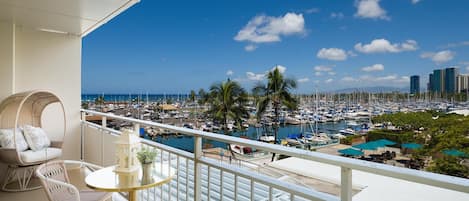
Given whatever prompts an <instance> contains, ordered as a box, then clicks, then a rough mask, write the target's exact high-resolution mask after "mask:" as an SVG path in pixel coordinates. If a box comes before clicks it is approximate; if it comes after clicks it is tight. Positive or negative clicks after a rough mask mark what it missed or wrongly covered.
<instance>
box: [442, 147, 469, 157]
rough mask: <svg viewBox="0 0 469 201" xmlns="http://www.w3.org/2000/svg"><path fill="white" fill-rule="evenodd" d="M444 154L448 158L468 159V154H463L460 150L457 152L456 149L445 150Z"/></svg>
mask: <svg viewBox="0 0 469 201" xmlns="http://www.w3.org/2000/svg"><path fill="white" fill-rule="evenodd" d="M443 154H446V155H448V156H456V157H466V156H467V154H466V153H464V152H462V151H459V150H456V149H447V150H443Z"/></svg>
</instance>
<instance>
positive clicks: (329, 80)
mask: <svg viewBox="0 0 469 201" xmlns="http://www.w3.org/2000/svg"><path fill="white" fill-rule="evenodd" d="M333 81H334V79H332V78H329V79H327V80H325V81H324V82H325V83H331V82H333Z"/></svg>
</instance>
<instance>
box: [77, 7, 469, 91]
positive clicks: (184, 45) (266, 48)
mask: <svg viewBox="0 0 469 201" xmlns="http://www.w3.org/2000/svg"><path fill="white" fill-rule="evenodd" d="M468 7H469V1H466V0H447V1H435V0H420V1H418V0H357V1H353V0H350V1H348V0H316V1H306V0H296V1H295V0H291V1H271V0H262V1H254V0H237V1H219V0H218V1H176V0H174V1H152V0H142V1H141V2H140V3H138V4H136V5H135V6H133V7H132V8H130V9H128V10H127V11H125V12H124V13H122V14H120V15H119V16H117V17H116V18H114V19H113V20H112V21H110V22H108V23H107V24H105V25H103V26H102V27H100V28H99V29H97V30H96V31H94V32H93V33H91V34H89V35H88V36H86V37H85V38H84V39H83V49H82V51H83V62H82V91H83V93H103V92H104V93H129V92H130V93H146V92H149V93H181V94H182V93H188V92H189V91H190V90H191V89H195V90H198V89H199V88H205V89H207V88H209V86H210V85H211V84H213V83H215V82H219V81H223V80H225V79H226V78H227V77H230V78H232V79H234V80H237V81H239V82H240V83H241V84H242V86H244V87H245V88H246V89H248V90H250V88H251V87H252V86H253V85H254V84H255V83H256V82H259V81H263V79H264V78H263V77H264V76H263V75H264V74H265V72H266V71H268V70H270V69H272V68H273V67H274V66H277V65H278V66H280V68H281V69H282V70H284V71H285V72H284V73H285V74H286V76H287V77H290V78H293V79H296V80H298V82H299V87H298V89H296V90H295V92H297V93H308V92H313V91H314V88H315V87H317V88H319V89H320V90H335V89H342V88H348V87H364V86H395V87H407V86H408V85H409V81H408V77H409V76H410V75H414V74H417V75H420V76H421V85H422V86H425V83H426V82H427V80H428V73H430V72H431V71H432V70H433V69H435V68H443V67H447V66H458V67H459V68H460V72H461V73H466V72H468V69H469V26H468V22H469V12H467V10H466V9H467V8H468Z"/></svg>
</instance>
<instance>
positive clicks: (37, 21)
mask: <svg viewBox="0 0 469 201" xmlns="http://www.w3.org/2000/svg"><path fill="white" fill-rule="evenodd" d="M137 2H139V0H0V21H7V22H12V23H15V24H16V25H19V26H23V27H28V28H33V29H37V30H43V31H50V32H59V33H60V32H63V33H68V34H73V35H78V36H82V37H83V36H86V35H87V34H88V33H90V32H92V31H93V30H94V29H96V28H98V27H99V26H101V25H102V24H104V23H106V22H107V21H109V20H111V19H112V18H113V17H115V16H117V15H118V14H119V13H121V12H123V11H124V10H126V9H127V8H129V7H130V6H132V5H134V4H135V3H137Z"/></svg>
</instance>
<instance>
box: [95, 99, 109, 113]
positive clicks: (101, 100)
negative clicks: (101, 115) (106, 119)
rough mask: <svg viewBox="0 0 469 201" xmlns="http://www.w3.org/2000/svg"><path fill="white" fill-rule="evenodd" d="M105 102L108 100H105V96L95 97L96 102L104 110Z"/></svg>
mask: <svg viewBox="0 0 469 201" xmlns="http://www.w3.org/2000/svg"><path fill="white" fill-rule="evenodd" d="M105 102H106V100H104V96H98V97H96V98H95V99H94V104H95V105H97V106H99V107H100V108H101V111H103V108H104V103H105Z"/></svg>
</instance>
